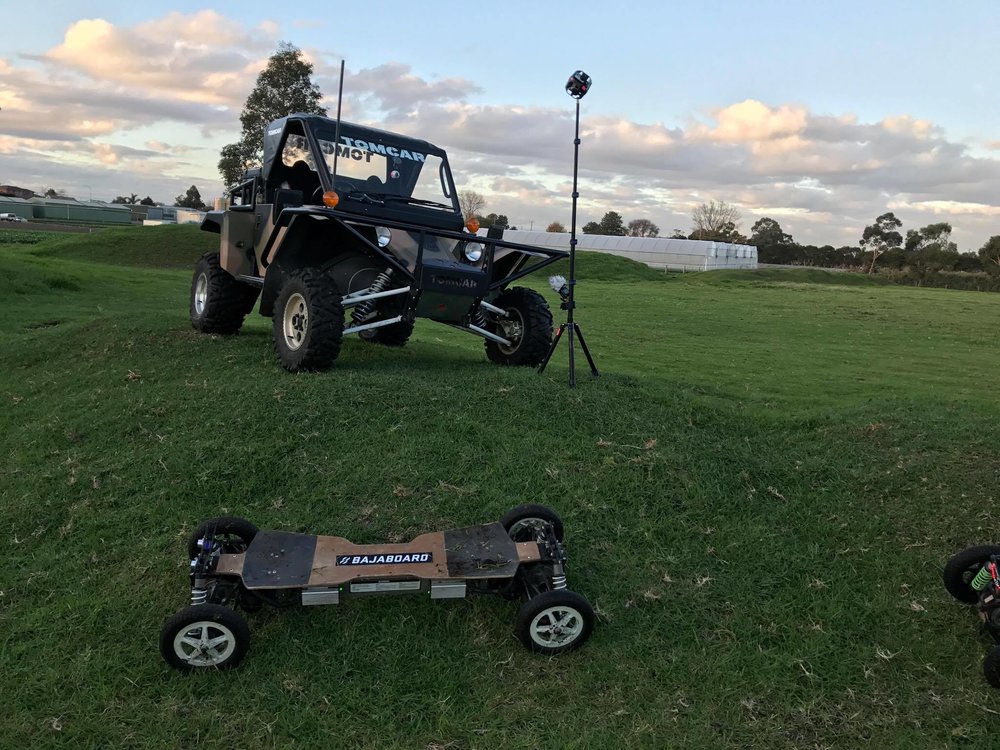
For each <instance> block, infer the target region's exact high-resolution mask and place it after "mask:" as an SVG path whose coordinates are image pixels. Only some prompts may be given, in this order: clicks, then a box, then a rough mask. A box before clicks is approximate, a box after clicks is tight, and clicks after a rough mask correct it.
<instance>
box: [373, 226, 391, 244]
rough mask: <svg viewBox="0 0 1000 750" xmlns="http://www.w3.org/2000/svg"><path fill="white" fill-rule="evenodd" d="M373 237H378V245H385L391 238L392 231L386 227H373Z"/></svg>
mask: <svg viewBox="0 0 1000 750" xmlns="http://www.w3.org/2000/svg"><path fill="white" fill-rule="evenodd" d="M375 237H376V238H378V246H379V247H385V246H386V245H388V244H389V240H391V239H392V232H390V231H389V229H388V227H375Z"/></svg>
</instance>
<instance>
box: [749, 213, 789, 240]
mask: <svg viewBox="0 0 1000 750" xmlns="http://www.w3.org/2000/svg"><path fill="white" fill-rule="evenodd" d="M792 242H793V240H792V235H790V234H785V232H783V231H782V229H781V225H780V224H779V223H778V222H776V221H775V220H774V219H771V218H769V217H767V216H765V217H764V218H763V219H757V221H755V222H754V225H753V226H752V227H750V244H751V245H756V246H757V247H771V246H774V245H791V244H792Z"/></svg>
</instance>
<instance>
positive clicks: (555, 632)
mask: <svg viewBox="0 0 1000 750" xmlns="http://www.w3.org/2000/svg"><path fill="white" fill-rule="evenodd" d="M593 630H594V609H593V607H591V606H590V603H589V602H588V601H587V600H586V599H584V598H583V597H582V596H580V595H579V594H577V593H575V592H573V591H566V590H562V591H546V592H545V593H544V594H539V595H538V596H536V597H534V598H533V599H529V600H528V601H526V602H525V603H524V604H523V605H522V606H521V611H520V612H518V613H517V622H516V624H515V626H514V632H515V633H516V634H517V637H518V640H520V641H521V643H523V644H524V646H525V647H526V648H527V649H529V650H531V651H536V652H538V653H543V654H558V653H562V652H563V651H570V650H572V649H574V648H579V647H580V646H582V645H583V644H584V643H585V642H586V641H587V639H588V638H590V634H591V632H592V631H593Z"/></svg>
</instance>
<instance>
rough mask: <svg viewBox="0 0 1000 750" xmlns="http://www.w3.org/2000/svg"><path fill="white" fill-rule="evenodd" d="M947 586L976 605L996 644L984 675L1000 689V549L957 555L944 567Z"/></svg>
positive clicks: (979, 548)
mask: <svg viewBox="0 0 1000 750" xmlns="http://www.w3.org/2000/svg"><path fill="white" fill-rule="evenodd" d="M944 587H945V588H946V589H948V593H950V594H951V595H952V596H954V597H955V598H956V599H958V600H959V601H960V602H963V603H965V604H972V605H975V607H976V610H977V612H978V613H979V619H980V620H981V621H982V622H983V625H984V626H985V628H986V632H987V633H989V635H990V637H991V638H992V639H993V641H994V643H996V644H998V645H995V646H994V647H993V648H992V649H991V650H990V652H989V653H988V654H987V655H986V658H985V659H983V675H984V676H985V677H986V681H987V682H989V683H990V685H992V686H993V687H995V688H1000V546H998V545H995V544H984V545H980V546H977V547H969V548H967V549H964V550H962V551H961V552H959V553H958V554H956V555H954V556H953V557H952V558H951V559H950V560H949V561H948V564H947V565H945V568H944Z"/></svg>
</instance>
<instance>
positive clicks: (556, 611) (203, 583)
mask: <svg viewBox="0 0 1000 750" xmlns="http://www.w3.org/2000/svg"><path fill="white" fill-rule="evenodd" d="M188 556H189V557H190V558H191V605H190V606H188V607H186V608H185V609H182V610H181V611H180V612H178V613H177V614H175V615H173V616H172V617H170V618H169V619H168V620H167V621H166V623H165V624H164V625H163V629H162V631H161V633H160V653H161V654H162V655H163V658H164V659H166V661H167V663H168V664H170V665H171V666H172V667H175V668H177V669H179V670H182V671H191V670H195V669H206V668H207V669H227V668H230V667H235V666H236V665H237V664H239V663H240V661H241V660H242V659H243V657H244V656H245V655H246V652H247V648H248V646H249V644H250V630H249V628H248V627H247V623H246V621H245V620H244V619H243V617H242V616H241V615H240V614H238V613H237V612H236V610H235V609H234V608H235V607H239V608H241V609H243V610H249V611H253V610H257V609H260V608H261V606H262V605H264V604H268V605H272V606H276V607H285V606H292V605H296V604H305V605H311V604H339V603H340V601H341V600H342V599H347V598H352V597H364V596H378V595H385V594H406V593H409V594H422V595H424V596H429V597H430V598H431V599H455V598H461V597H465V596H466V595H467V594H495V595H499V596H502V597H505V598H508V599H517V598H522V599H524V603H523V604H522V605H521V609H520V611H519V612H518V615H517V620H516V624H515V633H516V635H517V637H518V638H519V639H520V641H521V642H522V643H523V644H524V645H525V646H526V647H527V648H529V649H531V650H532V651H538V652H542V653H548V654H555V653H560V652H563V651H568V650H570V649H574V648H577V647H578V646H581V645H583V643H584V642H585V641H586V640H587V639H588V638H589V637H590V633H591V631H592V629H593V626H594V611H593V609H592V608H591V606H590V604H588V603H587V600H586V599H584V598H583V597H582V596H580V595H579V594H576V593H573V592H572V591H569V590H567V589H566V570H565V565H566V551H565V548H564V547H563V524H562V521H561V520H560V519H559V516H558V515H557V514H556V513H555V511H553V510H552V509H550V508H546V507H545V506H542V505H521V506H518V507H516V508H514V509H512V510H511V511H509V512H508V513H507V514H506V515H504V517H503V518H501V519H500V521H499V522H498V523H491V524H486V525H483V526H471V527H467V528H462V529H454V530H451V531H443V532H434V533H429V534H422V535H420V536H418V537H417V538H416V539H414V540H413V541H412V542H409V543H408V544H372V545H358V544H353V543H351V542H349V541H347V540H346V539H344V538H342V537H332V536H315V535H312V534H292V533H288V532H284V531H258V530H257V528H256V527H255V526H254V525H253V524H252V523H250V522H249V521H245V520H243V519H240V518H216V519H212V520H211V521H206V522H205V523H203V524H201V525H200V526H199V527H198V528H197V529H195V531H194V532H193V533H192V534H191V537H190V539H189V540H188Z"/></svg>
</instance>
